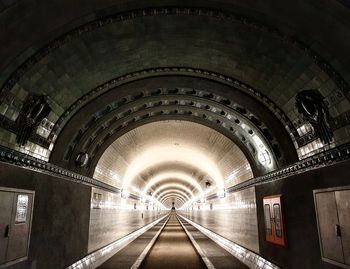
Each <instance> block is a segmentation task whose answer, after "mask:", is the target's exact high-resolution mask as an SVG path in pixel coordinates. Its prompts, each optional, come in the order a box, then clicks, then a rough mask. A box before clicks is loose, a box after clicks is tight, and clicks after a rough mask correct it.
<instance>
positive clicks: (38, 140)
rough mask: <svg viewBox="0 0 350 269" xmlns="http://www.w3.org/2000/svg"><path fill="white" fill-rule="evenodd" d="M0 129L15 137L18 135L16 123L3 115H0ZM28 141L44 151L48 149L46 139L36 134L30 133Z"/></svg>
mask: <svg viewBox="0 0 350 269" xmlns="http://www.w3.org/2000/svg"><path fill="white" fill-rule="evenodd" d="M0 127H1V128H3V129H5V130H7V131H9V132H11V133H14V134H15V135H18V134H19V126H18V123H17V122H16V121H13V120H11V119H9V118H7V117H5V116H3V115H0ZM29 141H30V142H32V143H35V144H37V145H39V146H41V147H43V148H46V149H48V148H49V147H50V142H49V141H48V140H47V139H46V138H44V137H42V136H40V135H38V134H36V133H32V135H31V136H30V137H29Z"/></svg>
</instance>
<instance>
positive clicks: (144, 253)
mask: <svg viewBox="0 0 350 269" xmlns="http://www.w3.org/2000/svg"><path fill="white" fill-rule="evenodd" d="M169 218H170V215H169V216H168V219H167V220H166V221H165V222H164V224H163V226H162V227H161V228H160V229H159V231H158V232H157V233H156V235H155V236H154V237H153V238H152V240H151V242H149V243H148V245H147V246H146V248H145V249H144V250H143V251H142V253H141V254H140V256H139V257H138V258H137V259H136V261H135V263H134V264H133V265H132V266H131V268H130V269H138V268H139V267H140V266H141V264H142V262H143V261H144V259H145V258H146V256H147V254H148V252H149V251H150V250H151V248H152V247H153V245H154V244H155V242H156V240H157V239H158V237H159V235H160V233H161V232H162V231H163V229H164V227H165V225H166V224H167V223H168V221H169Z"/></svg>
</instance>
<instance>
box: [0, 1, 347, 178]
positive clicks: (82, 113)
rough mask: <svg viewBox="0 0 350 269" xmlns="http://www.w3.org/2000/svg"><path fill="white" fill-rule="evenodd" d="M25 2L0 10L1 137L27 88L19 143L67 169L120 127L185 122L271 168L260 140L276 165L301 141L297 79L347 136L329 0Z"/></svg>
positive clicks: (343, 26)
mask: <svg viewBox="0 0 350 269" xmlns="http://www.w3.org/2000/svg"><path fill="white" fill-rule="evenodd" d="M30 3H31V1H18V2H16V4H15V5H13V6H11V7H9V8H8V9H7V10H4V11H3V12H2V13H1V14H0V22H2V24H3V25H6V27H5V28H4V29H3V30H4V32H3V33H2V35H3V36H4V37H6V39H8V42H7V44H8V45H7V46H2V47H1V49H0V56H1V57H2V62H1V63H0V69H1V70H2V71H3V72H1V76H0V83H1V85H2V86H1V95H0V97H1V107H0V112H1V114H2V115H3V116H2V118H1V120H0V123H3V124H2V125H1V127H2V129H1V136H0V143H1V144H2V145H5V146H9V147H14V144H15V142H14V140H15V138H14V135H15V134H14V133H15V132H16V130H15V128H13V129H12V130H10V131H9V129H6V128H7V127H6V126H12V125H13V122H14V121H15V119H16V117H17V116H18V113H19V110H20V109H21V106H22V104H23V100H24V99H25V97H26V96H27V94H28V93H37V94H46V95H48V96H49V104H50V106H51V108H52V112H51V113H50V115H49V116H48V120H49V121H48V122H49V124H48V127H47V131H46V132H44V135H41V136H40V134H39V137H38V136H36V137H34V138H32V140H31V141H32V142H34V143H37V144H39V145H41V146H42V147H43V148H41V149H39V150H36V149H33V151H35V152H37V151H42V152H43V153H42V155H43V156H44V157H45V158H47V159H48V158H49V157H50V161H51V162H53V163H56V164H58V165H61V166H64V167H67V168H69V169H72V170H76V171H78V172H81V173H83V174H87V175H91V174H92V172H93V170H94V168H95V165H96V164H97V161H98V159H99V157H100V156H101V155H102V154H103V152H104V150H105V149H106V148H107V147H108V146H109V145H110V144H111V143H112V142H113V141H114V140H116V139H117V138H118V137H120V136H121V135H123V134H124V133H126V132H128V131H130V130H132V129H133V128H137V127H138V126H142V125H143V124H145V123H150V122H152V121H159V120H169V119H177V120H179V119H180V120H185V119H186V120H189V121H192V122H197V123H200V124H203V125H207V126H208V127H210V128H213V129H215V130H217V131H219V132H221V133H222V134H224V135H225V136H227V137H229V138H230V139H231V140H232V141H234V142H235V143H236V145H237V146H238V147H239V148H240V149H241V150H242V151H243V152H244V154H245V156H246V157H247V159H248V160H249V161H250V163H251V167H252V170H253V172H254V173H255V174H263V173H266V172H268V171H271V170H272V168H271V169H264V167H261V165H260V164H259V161H260V160H259V156H260V155H259V147H260V145H263V148H264V150H265V148H266V150H267V152H268V153H269V154H270V156H271V158H272V160H273V162H275V163H274V166H273V168H276V167H279V166H283V165H285V164H287V163H291V162H293V161H295V160H296V152H295V150H296V149H300V147H302V146H304V145H305V144H307V143H308V142H310V141H312V140H308V138H307V136H304V137H303V136H301V135H300V134H299V133H298V132H297V129H298V128H299V127H301V126H303V124H304V121H303V120H302V119H301V117H300V115H298V113H297V112H296V109H295V107H294V102H295V98H294V97H295V95H296V93H297V92H299V91H300V90H301V89H309V88H317V89H319V91H320V92H321V94H322V95H323V96H324V97H325V98H326V99H325V100H326V103H327V105H328V107H329V110H330V114H331V116H332V119H333V121H334V122H340V123H341V124H338V125H336V127H334V128H335V142H336V144H340V143H344V142H347V141H348V140H349V135H348V126H349V120H348V117H344V115H345V116H346V115H347V114H346V113H349V110H350V104H349V101H348V99H347V98H349V87H348V83H349V80H350V79H349V78H350V75H349V70H348V69H347V68H344V66H349V63H350V56H348V53H347V49H348V47H349V42H350V41H349V40H350V38H349V32H350V31H349V26H350V19H349V18H350V16H349V10H348V9H346V7H345V6H342V5H340V4H339V3H338V2H336V1H317V2H316V1H303V2H300V3H299V2H298V3H280V1H273V0H270V1H266V2H264V3H263V4H261V3H259V2H257V1H234V0H232V1H228V0H226V1H225V0H221V1H191V4H189V3H186V2H184V1H179V0H178V1H162V2H161V3H160V2H159V1H118V2H117V3H116V2H115V1H99V2H98V4H97V3H95V1H89V3H86V5H85V4H84V5H83V6H82V5H80V4H77V2H75V1H67V2H66V1H60V4H59V5H58V4H57V3H55V2H54V1H47V2H40V3H37V4H36V5H35V8H33V6H31V5H30ZM75 5H76V6H79V8H75ZM160 5H161V6H160ZM188 5H190V6H191V8H188V7H185V6H188ZM22 13H25V14H26V16H21V14H22ZM35 18H36V19H35ZM326 18H327V19H326ZM42 21H45V23H44V24H43V23H42ZM36 24H40V25H41V27H36ZM14 29H16V31H14ZM39 29H40V30H39ZM325 29H328V31H326V30H325ZM334 29H336V31H335V30H334ZM325 32H327V34H324V33H325ZM10 33H11V34H10ZM171 77H172V79H173V80H172V79H171ZM183 77H186V78H185V79H184V78H183ZM162 79H163V80H162ZM186 79H187V80H186ZM174 80H176V81H177V83H174ZM190 80H192V81H190ZM179 81H181V82H182V83H179ZM193 81H195V82H193ZM214 82H215V83H216V84H215V83H214ZM171 83H172V84H171ZM214 84H215V85H214ZM128 87H129V88H128ZM241 93H244V94H241ZM247 96H248V97H249V98H248V97H247ZM344 119H345V120H344ZM11 124H12V125H11ZM4 126H5V127H6V128H4ZM5 129H6V130H5ZM11 132H12V133H11ZM251 134H253V135H251ZM313 139H314V138H313ZM257 140H258V141H257ZM293 144H294V146H293ZM26 147H28V148H33V145H29V144H28V145H26ZM51 150H52V155H51V156H50V152H51ZM79 152H88V153H89V156H90V157H92V158H91V160H90V163H89V167H88V168H87V169H80V168H77V167H76V166H75V158H76V156H77V155H78V154H79ZM38 154H39V155H40V154H41V153H38ZM67 156H68V157H67ZM260 157H261V156H260ZM168 165H169V164H168ZM146 173H148V172H146ZM198 173H199V172H198Z"/></svg>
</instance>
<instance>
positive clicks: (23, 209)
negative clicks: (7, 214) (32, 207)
mask: <svg viewBox="0 0 350 269" xmlns="http://www.w3.org/2000/svg"><path fill="white" fill-rule="evenodd" d="M28 201H29V197H28V195H27V194H19V195H18V196H17V208H16V219H15V223H16V224H19V223H25V222H26V220H27V212H28Z"/></svg>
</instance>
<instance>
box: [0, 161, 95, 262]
mask: <svg viewBox="0 0 350 269" xmlns="http://www.w3.org/2000/svg"><path fill="white" fill-rule="evenodd" d="M0 175H1V176H0V186H1V187H9V188H21V189H27V190H34V191H35V200H34V211H33V218H32V230H31V241H30V248H29V259H28V261H26V262H21V263H19V264H16V265H14V266H11V267H10V268H11V269H22V268H32V269H41V268H45V269H47V268H50V269H55V268H64V267H66V266H68V265H70V264H72V263H73V262H74V261H76V260H78V259H80V258H82V257H83V256H85V255H86V254H87V247H88V237H89V215H90V195H91V188H90V187H88V186H85V185H81V184H77V183H73V182H69V181H67V180H63V179H60V178H56V177H53V176H49V175H45V174H40V173H38V172H35V171H30V170H26V169H21V168H18V167H16V166H12V165H7V164H4V163H0Z"/></svg>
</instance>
